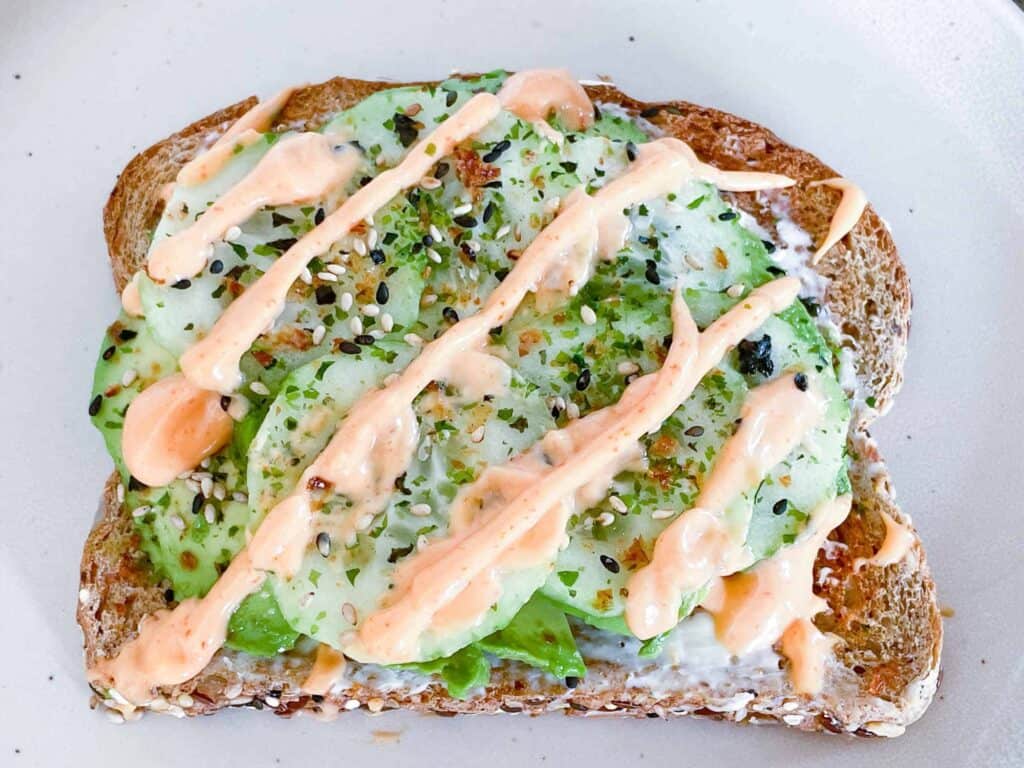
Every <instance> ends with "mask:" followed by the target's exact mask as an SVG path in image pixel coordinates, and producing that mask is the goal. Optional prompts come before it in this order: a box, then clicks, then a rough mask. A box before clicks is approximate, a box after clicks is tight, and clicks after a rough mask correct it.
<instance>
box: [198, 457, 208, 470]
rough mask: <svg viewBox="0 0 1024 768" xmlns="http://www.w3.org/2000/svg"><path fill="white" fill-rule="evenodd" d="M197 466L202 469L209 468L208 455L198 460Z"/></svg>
mask: <svg viewBox="0 0 1024 768" xmlns="http://www.w3.org/2000/svg"><path fill="white" fill-rule="evenodd" d="M199 466H200V467H202V468H203V469H209V468H210V457H209V456H207V457H206V458H205V459H203V460H202V461H200V462H199Z"/></svg>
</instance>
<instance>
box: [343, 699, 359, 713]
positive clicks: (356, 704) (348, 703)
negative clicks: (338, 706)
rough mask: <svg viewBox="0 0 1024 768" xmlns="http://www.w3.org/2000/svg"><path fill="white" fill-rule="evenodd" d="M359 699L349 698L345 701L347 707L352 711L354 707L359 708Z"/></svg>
mask: <svg viewBox="0 0 1024 768" xmlns="http://www.w3.org/2000/svg"><path fill="white" fill-rule="evenodd" d="M359 707H360V704H359V699H349V700H348V701H346V702H345V709H347V710H348V711H349V712H351V711H352V710H353V709H359Z"/></svg>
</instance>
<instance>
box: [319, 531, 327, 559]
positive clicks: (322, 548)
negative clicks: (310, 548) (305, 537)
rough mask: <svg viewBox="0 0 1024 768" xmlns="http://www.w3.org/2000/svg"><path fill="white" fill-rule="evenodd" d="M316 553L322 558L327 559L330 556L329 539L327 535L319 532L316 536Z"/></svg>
mask: <svg viewBox="0 0 1024 768" xmlns="http://www.w3.org/2000/svg"><path fill="white" fill-rule="evenodd" d="M316 551H317V552H319V553H320V554H321V555H323V556H324V557H329V556H330V554H331V537H330V535H329V534H327V533H324V532H321V533H318V534H317V535H316Z"/></svg>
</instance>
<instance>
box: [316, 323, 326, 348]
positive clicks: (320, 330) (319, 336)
mask: <svg viewBox="0 0 1024 768" xmlns="http://www.w3.org/2000/svg"><path fill="white" fill-rule="evenodd" d="M326 334H327V329H326V328H324V327H323V326H322V325H318V326H317V327H316V328H314V329H313V344H314V345H316V344H319V343H320V342H321V341H323V340H324V336H325V335H326Z"/></svg>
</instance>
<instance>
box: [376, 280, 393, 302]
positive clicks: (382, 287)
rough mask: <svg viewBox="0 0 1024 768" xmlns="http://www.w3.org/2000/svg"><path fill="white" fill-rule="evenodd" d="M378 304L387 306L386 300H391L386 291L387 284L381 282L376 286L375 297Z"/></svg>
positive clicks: (389, 293)
mask: <svg viewBox="0 0 1024 768" xmlns="http://www.w3.org/2000/svg"><path fill="white" fill-rule="evenodd" d="M375 298H376V299H377V303H378V304H387V303H388V299H390V298H391V291H389V290H388V284H387V283H384V282H381V283H378V284H377V294H376V296H375Z"/></svg>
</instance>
